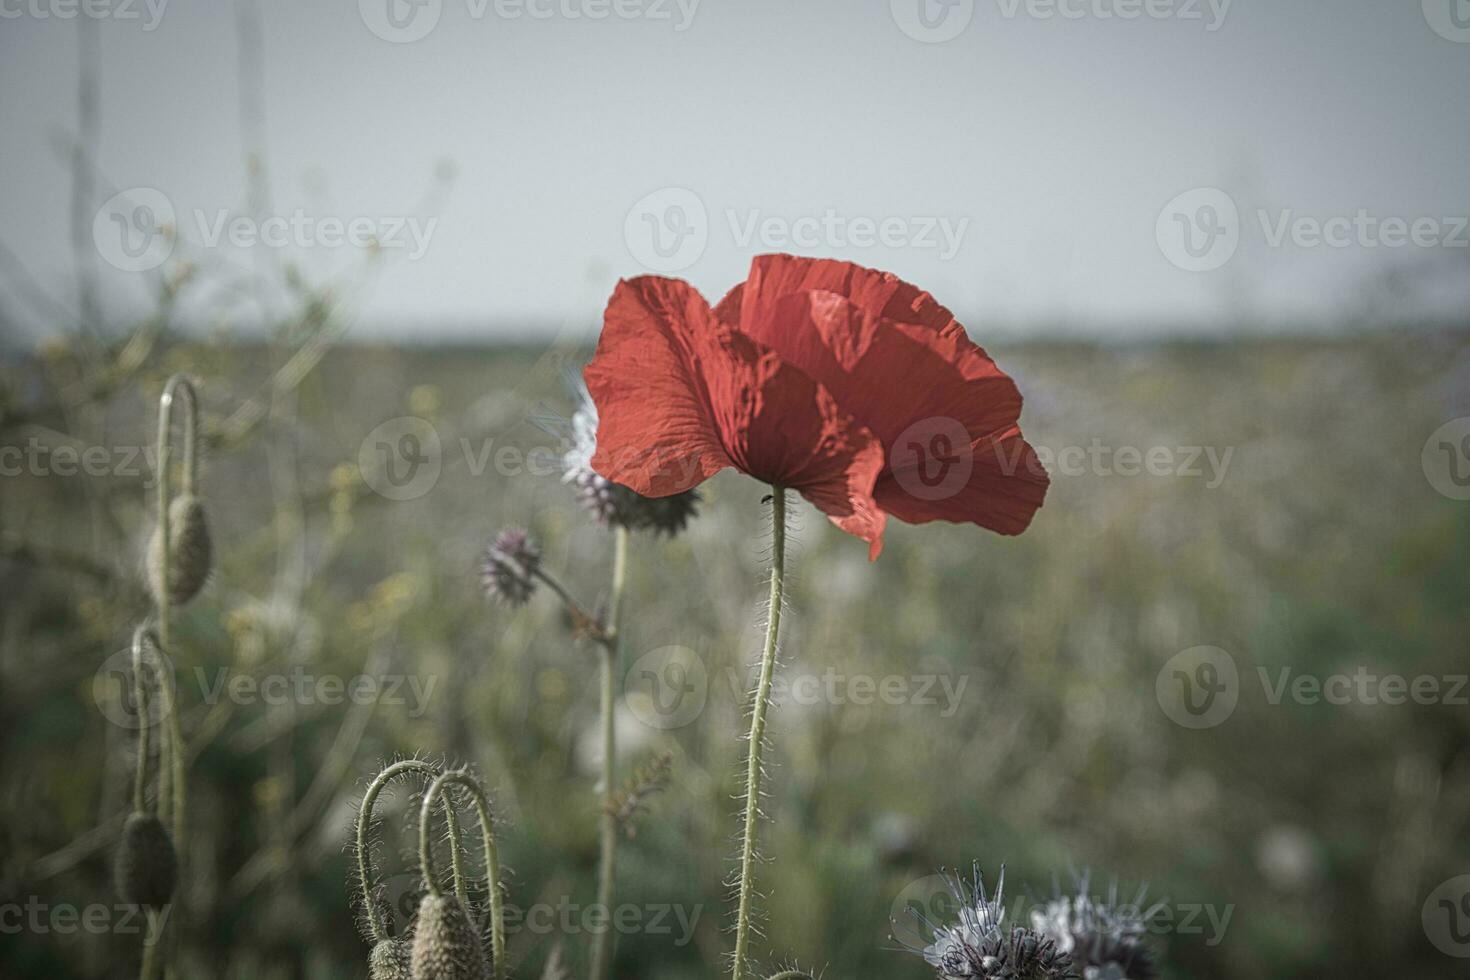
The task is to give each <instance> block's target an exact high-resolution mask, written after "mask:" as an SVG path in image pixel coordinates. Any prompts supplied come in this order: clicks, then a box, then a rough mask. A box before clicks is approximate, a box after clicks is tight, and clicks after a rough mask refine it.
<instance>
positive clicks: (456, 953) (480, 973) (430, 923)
mask: <svg viewBox="0 0 1470 980" xmlns="http://www.w3.org/2000/svg"><path fill="white" fill-rule="evenodd" d="M409 966H410V976H411V977H412V978H413V980H485V978H486V977H487V976H489V972H490V967H489V964H488V963H487V962H486V959H485V947H484V945H482V944H481V942H480V935H479V933H478V932H476V931H475V927H474V925H473V924H471V922H470V917H469V913H467V912H466V911H465V909H464V906H463V905H461V904H459V899H457V898H455V897H454V896H453V895H425V896H424V900H423V901H422V902H420V903H419V914H418V919H417V920H416V921H415V922H414V927H413V952H412V954H411V956H410V959H409Z"/></svg>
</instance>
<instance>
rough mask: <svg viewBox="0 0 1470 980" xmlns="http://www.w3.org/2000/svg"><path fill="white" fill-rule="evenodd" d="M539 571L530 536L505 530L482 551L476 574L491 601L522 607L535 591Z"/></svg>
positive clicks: (536, 551) (538, 558) (537, 554)
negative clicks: (478, 571) (482, 558)
mask: <svg viewBox="0 0 1470 980" xmlns="http://www.w3.org/2000/svg"><path fill="white" fill-rule="evenodd" d="M540 567H541V549H540V548H538V547H536V543H535V542H534V541H532V540H531V536H530V535H529V534H527V533H526V532H525V531H523V530H521V529H520V528H507V529H506V530H504V531H501V532H500V534H499V535H497V536H496V538H495V540H494V541H492V542H491V543H490V547H489V548H486V549H485V557H484V560H483V561H482V562H481V564H480V574H481V579H482V580H483V581H484V583H485V591H486V592H488V593H489V594H490V596H491V598H494V599H499V600H500V601H501V602H504V603H505V604H507V605H510V606H523V605H525V604H526V602H527V601H529V600H530V598H531V596H532V594H533V593H535V591H536V572H537V570H538V569H539V568H540Z"/></svg>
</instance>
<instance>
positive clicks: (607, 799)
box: [591, 525, 628, 980]
mask: <svg viewBox="0 0 1470 980" xmlns="http://www.w3.org/2000/svg"><path fill="white" fill-rule="evenodd" d="M613 542H614V543H613V573H612V597H611V599H610V600H609V606H610V608H609V610H608V618H607V626H606V628H605V629H604V630H603V631H602V635H601V636H600V637H599V640H598V645H599V646H600V647H601V650H602V677H601V680H602V698H601V709H600V710H601V714H602V717H601V719H600V720H601V723H602V841H601V843H602V848H601V851H602V853H601V858H600V860H599V861H598V868H597V904H598V905H600V906H602V908H603V910H604V911H605V912H606V914H607V915H608V916H609V918H608V921H609V922H611V921H612V919H611V915H612V902H613V875H614V873H615V871H616V868H617V848H618V816H617V800H616V795H617V788H616V781H615V780H614V778H613V777H614V775H615V766H616V764H617V759H616V755H617V727H616V725H615V723H614V717H613V705H614V700H615V694H616V689H615V686H614V682H613V677H614V674H615V673H616V671H617V661H618V650H619V649H620V643H619V635H618V630H619V628H620V621H621V619H622V607H623V593H624V591H625V587H626V585H627V581H628V529H627V527H625V526H622V525H619V526H618V527H617V529H616V530H615V531H614V534H613ZM612 955H613V930H612V929H611V928H607V929H603V930H602V931H601V932H599V933H597V934H596V936H595V937H594V939H593V941H592V974H591V976H592V980H607V976H608V974H609V972H610V971H611V970H612Z"/></svg>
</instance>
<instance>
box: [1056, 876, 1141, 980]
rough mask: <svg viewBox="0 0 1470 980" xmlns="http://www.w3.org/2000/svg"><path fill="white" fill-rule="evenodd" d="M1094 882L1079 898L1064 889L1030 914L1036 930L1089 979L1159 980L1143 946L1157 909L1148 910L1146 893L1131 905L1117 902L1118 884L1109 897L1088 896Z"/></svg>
mask: <svg viewBox="0 0 1470 980" xmlns="http://www.w3.org/2000/svg"><path fill="white" fill-rule="evenodd" d="M1088 883H1089V879H1088V877H1087V876H1086V875H1084V876H1083V877H1082V878H1081V880H1080V881H1078V882H1077V887H1076V890H1075V894H1070V895H1063V894H1061V891H1060V889H1057V890H1056V894H1055V895H1054V897H1053V898H1052V899H1051V900H1050V901H1048V902H1046V903H1044V904H1043V905H1042V906H1041V907H1040V908H1035V909H1032V910H1031V927H1032V928H1033V929H1034V930H1036V932H1038V933H1040V934H1041V935H1043V936H1046V937H1048V938H1050V939H1051V940H1053V941H1054V942H1055V943H1056V946H1057V949H1059V950H1061V951H1062V952H1064V953H1067V954H1069V955H1070V956H1071V957H1072V960H1073V962H1075V963H1076V964H1077V965H1078V966H1079V967H1081V969H1082V976H1083V978H1084V980H1154V978H1155V977H1157V976H1158V975H1159V970H1158V964H1157V962H1156V961H1155V959H1154V954H1153V950H1151V949H1150V948H1149V947H1148V945H1147V944H1146V943H1145V942H1144V934H1145V933H1146V932H1147V928H1148V921H1149V919H1150V918H1152V916H1153V913H1154V911H1155V910H1156V907H1154V908H1149V909H1144V908H1143V904H1142V903H1143V896H1144V893H1143V890H1142V889H1140V890H1139V893H1138V895H1137V896H1135V898H1134V900H1133V902H1132V903H1128V902H1120V901H1119V900H1118V894H1117V892H1118V888H1117V884H1116V883H1114V884H1113V886H1112V887H1111V888H1109V889H1108V895H1107V897H1106V898H1102V897H1094V896H1092V895H1090V894H1088Z"/></svg>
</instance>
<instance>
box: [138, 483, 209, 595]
mask: <svg viewBox="0 0 1470 980" xmlns="http://www.w3.org/2000/svg"><path fill="white" fill-rule="evenodd" d="M162 530H163V529H162V528H159V529H157V530H155V531H154V532H153V540H152V542H151V543H150V544H149V546H148V585H149V588H151V589H152V590H153V597H154V599H156V600H157V601H158V602H159V603H162V602H164V601H165V598H164V593H165V589H164V584H163V568H164V564H165V562H164V554H163V534H162ZM168 539H169V540H168V544H169V548H168V551H169V553H168V562H167V564H168V588H167V601H168V602H169V603H170V604H172V605H175V606H182V605H183V604H184V603H186V602H188V601H189V600H190V599H192V598H194V597H195V596H196V595H198V594H199V590H200V589H202V588H204V583H205V581H206V580H207V579H208V578H209V571H210V568H211V567H212V563H213V559H214V546H213V544H212V543H211V541H210V539H209V523H208V521H207V520H206V519H205V516H204V501H202V500H200V499H199V498H198V497H195V496H193V495H192V494H190V495H185V496H181V497H175V498H174V501H173V503H171V504H169V506H168Z"/></svg>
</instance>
